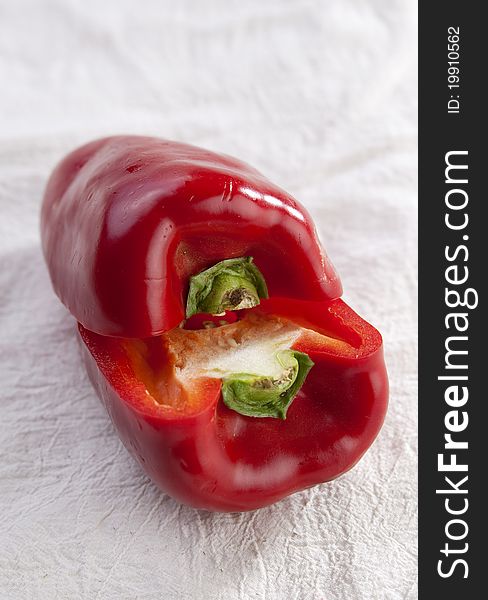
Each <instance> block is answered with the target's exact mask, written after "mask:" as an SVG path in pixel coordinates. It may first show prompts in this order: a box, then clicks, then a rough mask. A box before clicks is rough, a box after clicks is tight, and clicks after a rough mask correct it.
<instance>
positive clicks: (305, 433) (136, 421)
mask: <svg viewBox="0 0 488 600" xmlns="http://www.w3.org/2000/svg"><path fill="white" fill-rule="evenodd" d="M260 310H261V311H263V312H264V313H265V314H266V313H268V314H278V315H280V316H284V317H286V318H288V319H290V320H292V321H295V322H300V323H301V324H303V325H305V326H306V327H307V328H310V329H313V330H314V331H319V332H325V333H326V334H327V336H328V337H329V339H338V340H340V341H341V343H340V344H338V345H335V344H333V343H332V344H327V343H324V344H321V343H317V341H316V340H312V339H311V340H307V338H306V336H305V338H304V339H301V340H299V341H298V343H297V347H296V349H297V350H300V351H302V352H306V353H307V354H308V355H309V357H310V358H311V360H312V361H313V362H314V363H315V365H314V367H313V368H312V369H311V371H310V373H309V374H308V376H307V378H306V380H305V383H304V384H303V386H302V387H301V389H300V391H299V392H298V394H297V396H296V397H295V399H294V401H293V402H292V404H291V406H290V407H289V409H288V413H287V416H286V419H285V420H281V419H275V418H256V417H249V416H245V415H242V414H239V413H237V412H235V411H233V410H231V409H229V408H228V407H227V406H226V405H225V404H224V403H223V401H222V397H221V381H219V380H218V379H208V378H207V379H202V380H200V381H197V382H196V383H195V389H194V390H192V393H191V394H190V396H191V398H193V400H191V401H190V406H186V405H185V402H182V404H181V405H178V403H176V404H175V403H173V405H172V406H164V405H160V404H158V403H157V402H155V401H154V399H153V398H152V397H151V394H150V393H149V391H148V385H147V381H145V379H147V378H149V379H151V376H152V375H151V374H147V370H148V369H149V370H150V369H151V364H150V361H149V363H148V364H149V366H148V364H147V363H145V366H144V369H142V370H141V368H140V366H138V365H137V360H134V356H137V355H138V352H139V349H138V348H139V347H140V346H141V345H145V344H149V346H151V345H154V344H156V343H157V340H154V339H150V340H147V341H141V340H123V339H120V338H109V337H106V336H100V335H98V334H95V333H93V332H90V331H88V330H86V329H84V328H83V326H81V325H79V333H80V337H81V340H82V348H83V354H84V360H85V365H86V368H87V371H88V375H89V377H90V380H91V382H92V384H93V386H94V387H95V390H96V391H97V393H98V395H99V397H100V398H101V400H102V402H103V404H104V405H105V407H106V409H107V412H108V413H109V415H110V418H111V420H112V422H113V424H114V426H115V428H116V430H117V432H118V434H119V436H120V438H121V440H122V442H123V444H124V445H125V447H126V448H127V449H128V450H129V452H130V453H131V454H132V455H133V456H134V457H135V458H136V460H137V461H138V462H139V463H140V465H141V466H142V468H143V469H144V471H145V472H146V473H147V475H148V476H149V477H150V478H151V480H152V481H153V482H154V483H155V484H156V485H157V486H159V487H160V488H161V490H162V491H163V492H165V493H167V494H169V495H170V496H172V497H173V498H175V499H176V500H178V501H180V502H183V503H184V504H188V505H190V506H193V507H196V508H202V509H206V510H211V511H222V512H227V511H247V510H254V509H257V508H261V507H263V506H267V505H269V504H272V503H274V502H277V501H278V500H280V499H282V498H284V497H285V496H288V495H289V494H291V493H293V492H296V491H299V490H303V489H305V488H308V487H311V486H313V485H316V484H318V483H323V482H326V481H330V480H332V479H335V478H336V477H338V476H339V475H341V474H343V473H345V472H346V471H348V470H349V469H350V468H351V467H353V466H354V465H355V464H356V463H357V461H358V460H359V459H360V458H361V456H362V455H363V454H364V453H365V452H366V450H367V449H368V448H369V447H370V445H371V444H372V442H373V441H374V439H375V438H376V436H377V434H378V432H379V430H380V428H381V425H382V423H383V420H384V416H385V413H386V408H387V399H388V380H387V375H386V369H385V364H384V359H383V350H382V341H381V336H380V334H379V333H378V332H377V331H376V330H375V329H374V328H373V327H372V326H371V325H369V324H368V323H366V322H365V321H364V320H363V319H361V318H360V317H359V316H358V315H356V313H354V311H352V309H350V308H349V307H348V306H347V305H346V304H345V303H344V302H343V301H342V300H334V301H332V302H330V303H328V304H323V303H307V304H306V305H305V304H304V303H302V302H300V301H288V300H285V299H282V300H280V299H279V298H278V299H273V300H268V301H263V303H262V306H261V307H260ZM303 315H306V317H304V316H303ZM160 367H161V366H158V369H159V377H163V378H164V376H165V375H164V368H165V367H164V365H163V366H162V370H161V368H160ZM145 374H147V378H146V376H145ZM167 392H168V394H178V393H179V392H178V390H177V389H171V386H170V385H169V387H168V390H167Z"/></svg>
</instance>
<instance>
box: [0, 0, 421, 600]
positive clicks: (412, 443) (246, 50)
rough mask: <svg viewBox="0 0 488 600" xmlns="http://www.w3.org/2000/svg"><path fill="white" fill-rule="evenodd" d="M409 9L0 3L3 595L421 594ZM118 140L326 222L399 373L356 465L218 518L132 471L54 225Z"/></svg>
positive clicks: (350, 292)
mask: <svg viewBox="0 0 488 600" xmlns="http://www.w3.org/2000/svg"><path fill="white" fill-rule="evenodd" d="M415 5H416V3H415V2H413V0H369V1H363V0H329V1H328V2H324V1H322V0H316V1H313V0H289V1H288V0H271V1H270V2H263V1H262V0H250V1H246V2H239V1H230V0H212V1H207V2H198V0H194V1H180V2H172V1H157V0H153V1H149V0H146V1H144V2H140V1H138V2H136V1H131V0H124V1H122V0H111V1H105V2H95V1H86V0H84V1H76V0H44V1H39V0H31V1H28V0H16V1H15V2H9V1H8V0H0V77H1V93H0V378H1V386H0V402H1V405H0V409H1V420H0V423H1V426H0V597H1V598H8V599H9V600H17V599H19V600H20V599H22V600H27V599H31V598H32V599H44V598H46V599H49V600H51V599H54V598H56V599H61V598H67V599H70V600H75V599H78V598H82V599H85V598H86V599H89V600H96V599H100V600H101V599H103V600H112V599H114V600H123V599H133V598H138V599H139V598H141V599H153V598H154V599H159V598H165V599H169V600H173V599H174V600H179V599H181V600H187V599H193V598H195V599H198V600H206V599H209V600H215V599H217V600H219V599H222V600H244V599H263V600H264V599H266V600H275V599H276V600H284V599H287V600H288V599H290V600H291V599H297V600H302V599H312V600H359V599H361V600H362V599H365V600H382V599H387V600H396V599H398V600H400V599H413V598H416V597H417V590H416V551H417V546H416V544H417V539H416V526H417V520H416V497H417V475H416V473H417V466H416V406H417V393H416V383H417V374H416V335H417V321H416V316H417V315H416V304H417V298H416V293H417V291H416V281H417V272H416V219H417V215H416V159H417V157H416V118H417V107H416V96H417V93H416V54H415V46H416V6H415ZM116 133H135V134H147V135H157V136H161V137H166V138H169V139H175V140H180V141H184V142H188V143H192V144H196V145H200V146H204V147H207V148H210V149H212V150H216V151H221V152H226V153H228V154H232V155H234V156H237V157H239V158H241V159H243V160H246V161H248V162H249V163H251V164H252V165H253V166H255V167H257V168H258V169H260V170H261V171H262V172H264V173H265V174H266V175H267V176H268V177H269V178H270V179H272V180H273V181H275V182H276V183H277V184H279V185H281V186H282V187H284V188H285V189H287V190H288V191H289V192H290V193H292V194H293V195H294V196H295V197H296V198H297V199H298V200H300V201H301V202H302V203H303V204H304V205H305V206H306V207H307V208H308V210H309V211H310V212H311V213H312V216H313V217H314V219H315V221H316V223H317V228H318V231H319V235H320V237H321V239H322V241H323V243H324V245H325V247H326V249H327V252H328V254H329V255H330V257H331V259H332V261H333V262H334V264H335V266H336V268H337V269H338V271H339V273H340V275H341V278H342V282H343V284H344V290H345V291H344V298H345V300H346V301H347V302H348V303H349V304H350V305H351V306H352V307H353V308H354V309H355V310H357V311H358V312H359V314H360V315H362V316H363V317H364V318H366V319H367V320H368V321H370V322H371V323H373V324H374V325H375V326H377V327H378V329H379V330H380V331H381V332H382V333H383V335H384V342H385V352H386V360H387V365H388V369H389V375H390V379H391V399H390V402H391V403H390V408H389V413H388V416H387V419H386V422H385V425H384V428H383V430H382V431H381V433H380V435H379V437H378V439H377V441H376V442H375V444H374V445H373V447H372V448H371V450H370V451H369V452H368V453H367V454H366V456H365V457H364V459H363V460H362V461H361V462H360V463H359V464H358V465H357V466H356V467H355V468H354V469H353V470H352V471H350V472H349V473H347V474H345V475H344V476H342V477H341V478H339V479H338V480H336V481H334V482H332V483H329V484H324V485H320V486H317V487H314V488H312V489H310V490H307V491H305V492H302V493H298V494H295V495H293V496H291V497H289V498H287V499H285V500H283V501H281V502H280V503H278V504H277V505H275V506H271V507H269V508H265V509H262V510H259V511H256V512H253V513H246V514H210V513H206V512H203V511H197V510H193V509H191V508H188V507H185V506H181V505H179V504H178V503H176V502H175V501H174V500H172V499H171V498H169V497H168V496H166V495H164V494H162V493H161V492H159V491H158V490H157V489H156V488H155V486H154V485H153V484H152V483H150V482H149V481H148V479H147V478H146V476H145V475H144V474H143V473H142V472H141V470H140V468H139V467H138V465H137V464H136V463H135V462H134V461H133V459H132V458H131V457H130V456H129V455H128V453H127V451H126V450H125V449H124V447H123V446H122V444H121V442H120V441H119V439H118V437H117V435H116V434H115V432H114V430H113V428H112V425H111V423H110V420H109V417H108V416H107V414H106V412H105V410H104V408H103V407H102V405H101V403H100V402H99V400H98V398H97V397H96V395H95V393H94V391H93V389H92V388H91V386H90V384H89V382H88V380H87V376H86V374H85V372H84V370H83V367H82V365H81V362H80V353H79V348H78V345H77V340H76V335H75V322H74V320H73V318H72V317H71V315H69V314H68V312H67V311H66V310H65V308H64V307H63V306H62V305H61V304H60V302H59V301H58V299H57V298H56V297H55V295H54V293H53V292H52V290H51V287H50V282H49V278H48V275H47V271H46V267H45V265H44V263H43V258H42V255H41V251H40V243H39V231H38V228H39V207H40V202H41V198H42V193H43V188H44V186H45V183H46V180H47V177H48V176H49V173H50V172H51V170H52V168H53V167H54V165H55V164H56V162H57V161H58V160H59V159H60V158H61V157H62V156H63V155H64V154H65V153H66V152H68V151H69V150H71V149H73V148H74V147H76V146H77V145H78V144H80V143H83V142H85V141H88V140H90V139H92V138H95V137H99V136H103V135H109V134H116Z"/></svg>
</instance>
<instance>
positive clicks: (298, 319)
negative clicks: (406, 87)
mask: <svg viewBox="0 0 488 600" xmlns="http://www.w3.org/2000/svg"><path fill="white" fill-rule="evenodd" d="M41 230H42V239H43V248H44V252H45V256H46V260H47V264H48V267H49V272H50V275H51V279H52V281H53V285H54V287H55V290H56V291H57V293H58V295H59V296H60V298H61V299H62V300H63V302H64V303H65V304H66V305H67V306H68V307H69V308H70V310H71V311H72V312H73V314H74V315H75V317H76V318H77V319H78V321H79V333H80V337H81V340H82V347H83V350H84V357H85V363H86V367H87V370H88V373H89V376H90V379H91V381H92V382H93V385H94V387H95V388H96V390H97V391H98V394H99V396H100V397H101V399H102V401H103V403H104V404H105V406H106V408H107V411H108V413H109V415H110V417H111V419H112V421H113V423H114V425H115V427H116V429H117V430H118V432H119V435H120V437H121V439H122V441H123V443H124V444H125V446H126V447H127V448H128V449H129V450H130V451H131V452H132V454H133V455H134V456H135V457H136V458H137V460H138V461H139V462H140V464H141V465H142V467H143V468H144V469H145V471H146V472H147V473H148V475H149V476H150V477H151V479H152V480H153V481H154V482H155V483H156V484H157V485H159V486H160V487H161V488H162V489H163V490H164V491H165V492H167V493H169V494H170V495H172V496H173V497H174V498H176V499H178V500H180V501H182V502H185V503H187V504H190V505H192V506H196V507H200V508H206V509H209V510H221V511H234V510H252V509H255V508H259V507H261V506H265V505H267V504H270V503H273V502H275V501H277V500H279V499H280V498H283V497H284V496H286V495H288V494H290V493H292V492H294V491H297V490H300V489H304V488H306V487H309V486H311V485H314V484H317V483H320V482H324V481H328V480H330V479H333V478H335V477H337V476H339V475H341V474H342V473H344V472H345V471H347V470H348V469H350V468H351V467H352V466H353V465H354V464H355V463H356V462H357V461H358V460H359V458H360V457H361V456H362V455H363V453H364V452H365V451H366V450H367V449H368V447H369V446H370V445H371V443H372V442H373V440H374V439H375V437H376V435H377V433H378V431H379V429H380V427H381V425H382V422H383V419H384V415H385V411H386V406H387V396H388V383H387V375H386V370H385V365H384V360H383V352H382V341H381V336H380V334H379V333H378V332H377V331H376V330H375V329H374V328H373V327H372V326H371V325H369V324H368V323H366V322H365V321H363V320H362V319H361V318H360V317H358V316H357V315H356V314H355V313H354V312H353V311H352V310H351V309H350V308H349V307H348V306H347V305H346V304H345V303H344V302H343V301H342V300H340V299H338V298H337V296H338V295H340V293H341V287H340V282H339V280H338V278H337V276H336V274H335V272H334V270H333V268H332V266H331V265H330V263H329V262H328V260H327V258H326V257H325V254H324V253H323V251H322V250H321V247H320V245H319V243H318V241H317V238H316V234H315V229H314V227H313V224H312V222H311V220H310V217H309V216H308V214H307V213H306V212H305V211H304V210H303V208H302V207H301V206H300V205H299V204H298V203H297V202H296V201H295V200H293V199H292V198H291V197H290V196H288V195H287V194H285V192H283V191H282V190H280V189H279V188H277V187H275V186H273V185H272V184H271V183H269V182H268V181H267V180H265V179H264V178H263V177H262V176H261V175H260V174H259V173H257V172H256V171H254V170H253V169H251V168H250V167H248V166H247V165H244V164H243V163H240V162H239V161H236V160H234V159H231V158H229V157H223V156H220V155H217V154H214V153H210V152H207V151H205V150H201V149H196V148H193V147H190V146H186V145H182V144H175V143H173V142H164V141H161V140H155V139H152V138H140V137H116V138H108V139H105V140H99V141H97V142H94V143H92V144H89V145H87V146H84V147H83V148H81V149H79V150H77V151H75V152H74V153H72V154H71V155H69V156H68V157H67V158H66V159H65V160H64V161H63V162H62V163H61V164H60V165H59V166H58V168H57V169H56V170H55V172H54V174H53V175H52V177H51V180H50V183H49V184H48V187H47V191H46V196H45V200H44V205H43V212H42V225H41ZM115 335H117V336H118V337H113V336H115Z"/></svg>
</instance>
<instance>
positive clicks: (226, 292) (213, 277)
mask: <svg viewBox="0 0 488 600" xmlns="http://www.w3.org/2000/svg"><path fill="white" fill-rule="evenodd" d="M267 297H268V288H267V287H266V282H265V281H264V277H263V276H262V274H261V271H260V270H259V269H258V268H257V267H256V265H255V264H254V263H253V262H252V257H250V256H246V257H243V258H229V259H227V260H223V261H221V262H219V263H217V264H216V265H214V266H213V267H210V268H209V269H206V270H205V271H202V272H201V273H198V275H194V276H193V277H190V289H189V291H188V299H187V303H186V318H187V319H188V318H189V317H191V316H192V315H196V314H198V313H209V314H212V315H221V314H223V313H225V311H226V310H240V309H242V308H252V307H253V306H257V305H258V304H259V302H260V299H261V298H267Z"/></svg>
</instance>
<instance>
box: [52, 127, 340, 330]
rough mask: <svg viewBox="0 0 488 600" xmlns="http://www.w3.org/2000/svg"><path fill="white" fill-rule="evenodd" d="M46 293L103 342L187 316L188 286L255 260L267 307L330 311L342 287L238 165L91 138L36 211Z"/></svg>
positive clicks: (287, 205) (264, 184) (186, 148)
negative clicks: (219, 266)
mask: <svg viewBox="0 0 488 600" xmlns="http://www.w3.org/2000/svg"><path fill="white" fill-rule="evenodd" d="M41 230H42V244H43V251H44V255H45V258H46V261H47V264H48V266H49V272H50V276H51V280H52V284H53V287H54V290H55V291H56V293H57V294H58V296H59V297H60V299H61V300H62V302H63V303H64V304H65V305H66V306H67V308H68V309H69V310H70V311H71V313H72V314H73V315H74V316H75V318H76V319H77V320H78V321H79V322H80V323H81V324H82V325H83V326H84V327H85V328H87V329H88V330H91V331H93V332H96V333H100V334H102V335H109V336H119V337H133V338H145V337H149V336H154V335H159V334H161V333H163V332H165V331H168V330H170V329H172V328H173V327H175V326H177V325H178V324H179V323H181V321H182V320H183V319H184V318H185V316H187V315H186V302H187V295H188V292H189V278H190V277H191V276H193V275H195V274H196V273H199V272H201V271H202V270H205V269H207V268H209V267H212V266H213V265H215V264H216V263H219V262H220V261H223V260H229V259H234V258H240V257H252V258H253V260H254V263H255V264H257V265H259V270H260V272H261V273H262V275H263V277H264V280H265V281H266V284H267V292H268V294H269V296H270V297H288V298H292V299H297V300H300V299H301V300H311V301H329V300H333V299H335V298H338V297H339V296H340V295H341V293H342V288H341V283H340V280H339V278H338V276H337V273H336V272H335V270H334V268H333V266H332V264H331V262H330V261H329V259H328V257H327V256H326V254H325V252H324V250H323V249H322V247H321V245H320V243H319V241H318V239H317V234H316V231H315V227H314V225H313V222H312V220H311V218H310V215H309V214H308V213H307V211H306V210H305V209H304V208H303V206H301V205H300V204H299V203H298V202H297V201H296V200H294V199H293V198H292V197H291V196H290V195H289V194H287V193H286V192H285V191H283V190H282V189H280V188H279V187H277V186H276V185H274V184H273V183H271V182H270V181H269V180H268V179H266V178H265V177H264V176H263V175H261V174H260V173H259V172H258V171H256V170H255V169H253V168H252V167H250V166H249V165H247V164H246V163H244V162H241V161H239V160H236V159H234V158H231V157H229V156H225V155H222V154H216V153H213V152H210V151H208V150H203V149H201V148H197V147H194V146H190V145H187V144H181V143H177V142H169V141H165V140H160V139H157V138H150V137H142V136H114V137H109V138H104V139H100V140H96V141H94V142H92V143H89V144H86V145H85V146H82V147H81V148H79V149H77V150H75V151H74V152H72V153H70V154H69V155H68V156H66V158H64V160H63V161H62V162H61V163H60V164H59V165H58V167H57V168H56V169H55V171H54V172H53V174H52V176H51V178H50V180H49V182H48V185H47V189H46V193H45V198H44V203H43V207H42V213H41Z"/></svg>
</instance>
